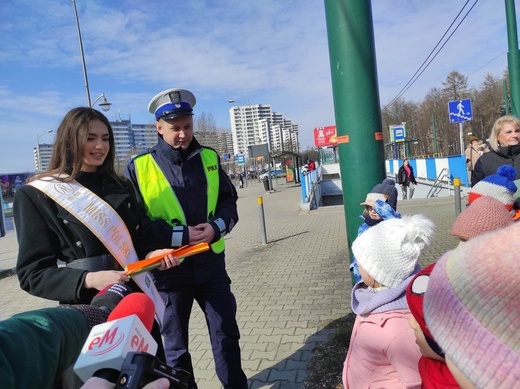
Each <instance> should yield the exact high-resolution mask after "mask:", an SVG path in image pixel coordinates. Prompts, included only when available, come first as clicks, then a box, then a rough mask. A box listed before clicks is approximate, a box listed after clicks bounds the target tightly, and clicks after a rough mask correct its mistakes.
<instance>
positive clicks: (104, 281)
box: [85, 270, 130, 290]
mask: <svg viewBox="0 0 520 389" xmlns="http://www.w3.org/2000/svg"><path fill="white" fill-rule="evenodd" d="M128 281H130V278H129V277H128V276H126V275H125V272H124V271H123V270H120V271H119V270H102V271H95V272H88V273H87V276H86V277H85V288H87V289H97V290H102V289H103V288H105V287H106V286H108V285H111V284H118V283H125V282H128Z"/></svg>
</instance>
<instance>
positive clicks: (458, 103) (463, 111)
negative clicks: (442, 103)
mask: <svg viewBox="0 0 520 389" xmlns="http://www.w3.org/2000/svg"><path fill="white" fill-rule="evenodd" d="M448 112H449V113H450V123H461V122H465V121H468V120H473V111H472V109H471V100H470V99H466V100H455V101H450V102H449V103H448Z"/></svg>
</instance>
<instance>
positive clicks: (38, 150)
mask: <svg viewBox="0 0 520 389" xmlns="http://www.w3.org/2000/svg"><path fill="white" fill-rule="evenodd" d="M52 131H53V130H49V131H47V132H44V133H43V134H37V135H36V152H37V153H38V154H37V155H36V161H37V162H38V173H40V172H41V171H42V159H41V156H40V138H41V137H42V136H44V135H47V134H50V133H51V132H52Z"/></svg>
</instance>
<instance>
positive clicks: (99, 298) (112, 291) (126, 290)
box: [90, 284, 133, 312]
mask: <svg viewBox="0 0 520 389" xmlns="http://www.w3.org/2000/svg"><path fill="white" fill-rule="evenodd" d="M132 292H133V290H132V289H130V287H129V286H128V285H126V284H111V285H108V286H106V287H105V288H104V289H103V290H100V291H99V292H98V294H96V295H95V296H94V298H93V299H92V301H91V302H90V305H92V306H93V307H96V308H99V309H103V310H105V311H108V312H112V310H113V309H114V308H115V307H116V305H117V304H119V302H120V301H121V300H123V298H124V297H125V296H128V295H129V294H130V293H132Z"/></svg>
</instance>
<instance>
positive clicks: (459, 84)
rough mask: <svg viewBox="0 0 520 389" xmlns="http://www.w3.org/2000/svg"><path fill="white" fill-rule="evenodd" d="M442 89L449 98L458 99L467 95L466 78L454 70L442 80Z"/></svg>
mask: <svg viewBox="0 0 520 389" xmlns="http://www.w3.org/2000/svg"><path fill="white" fill-rule="evenodd" d="M442 86H443V88H442V91H443V92H444V93H446V95H447V96H448V98H449V99H450V100H459V99H462V98H465V97H467V93H468V92H467V89H468V78H467V77H466V76H464V75H462V74H461V73H459V72H458V71H456V70H454V71H452V72H451V73H450V74H448V76H447V77H446V80H444V81H443V82H442Z"/></svg>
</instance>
